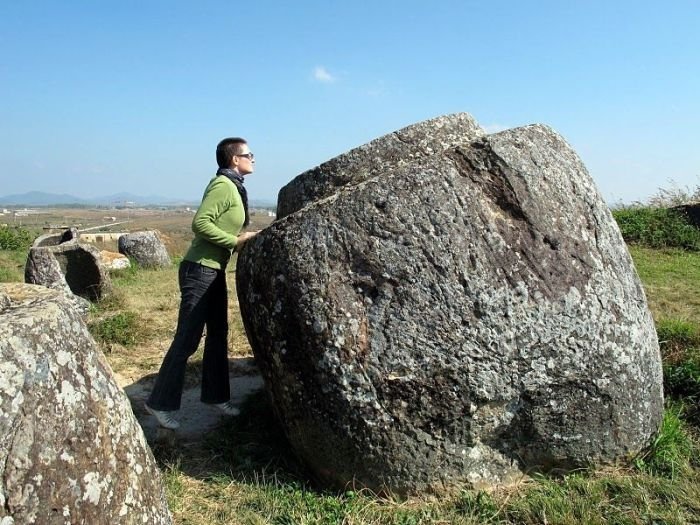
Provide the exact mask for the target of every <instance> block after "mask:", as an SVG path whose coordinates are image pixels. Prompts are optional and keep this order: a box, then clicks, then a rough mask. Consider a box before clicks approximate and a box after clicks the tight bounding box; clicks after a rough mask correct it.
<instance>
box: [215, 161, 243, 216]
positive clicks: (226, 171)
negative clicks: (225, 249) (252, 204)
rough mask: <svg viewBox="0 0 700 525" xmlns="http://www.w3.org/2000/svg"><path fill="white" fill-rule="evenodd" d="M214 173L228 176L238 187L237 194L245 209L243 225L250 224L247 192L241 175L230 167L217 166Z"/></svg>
mask: <svg viewBox="0 0 700 525" xmlns="http://www.w3.org/2000/svg"><path fill="white" fill-rule="evenodd" d="M216 174H217V175H223V176H224V177H228V178H229V179H230V180H231V182H233V183H234V184H235V185H236V188H237V189H238V194H239V195H240V196H241V200H242V201H243V211H245V220H244V221H243V227H244V228H245V227H246V226H248V225H249V224H250V215H248V192H247V191H246V189H245V186H243V182H244V181H243V175H241V174H240V173H238V172H237V171H236V170H233V169H231V168H219V169H218V170H217V172H216Z"/></svg>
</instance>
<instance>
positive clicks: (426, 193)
mask: <svg viewBox="0 0 700 525" xmlns="http://www.w3.org/2000/svg"><path fill="white" fill-rule="evenodd" d="M464 118H465V117H464V116H448V117H441V118H440V119H436V120H434V121H427V122H422V123H419V124H416V125H414V126H411V127H409V128H407V129H406V130H402V131H401V132H397V134H398V135H400V136H404V137H412V138H411V140H413V141H415V142H416V143H417V144H418V143H420V142H421V140H423V141H425V140H427V139H422V138H421V135H425V137H429V139H430V140H431V141H432V142H433V143H437V144H442V149H436V148H433V150H432V151H424V153H423V155H422V156H416V157H414V158H408V157H407V158H404V159H397V158H390V157H391V156H388V157H387V156H386V155H384V156H383V155H382V152H381V149H380V148H379V149H378V148H377V147H376V146H377V144H381V142H382V141H384V142H386V141H387V140H389V139H387V138H386V137H383V138H380V139H377V141H376V144H374V145H372V146H363V147H362V148H358V150H356V151H354V153H353V152H350V153H348V154H345V157H346V158H355V159H356V161H355V162H354V163H351V164H350V165H348V166H345V162H344V161H343V159H342V158H340V160H338V161H336V160H335V159H334V160H333V161H329V162H328V163H326V164H324V165H322V166H328V167H330V168H329V169H331V170H334V169H336V168H337V169H340V170H341V171H342V172H343V173H346V176H339V175H334V176H333V177H330V179H332V181H333V183H332V184H329V183H328V181H329V177H327V176H325V175H324V173H319V172H318V170H312V171H310V172H307V173H305V174H302V175H300V177H299V178H301V179H302V180H301V181H300V180H298V179H297V180H295V181H293V182H292V183H290V185H293V186H295V187H297V188H306V190H305V191H304V192H302V193H299V192H288V191H287V190H285V189H283V190H281V191H280V199H281V200H282V198H284V196H285V195H294V196H296V197H298V196H299V195H302V194H303V195H316V196H318V198H317V199H316V200H311V201H309V202H305V203H304V207H302V208H301V209H298V211H295V212H293V213H290V214H289V215H287V216H285V217H284V218H283V219H281V220H278V221H277V222H275V223H273V224H272V225H271V226H270V227H269V228H267V229H265V230H264V231H263V232H262V233H261V234H260V235H258V236H257V237H256V238H255V239H253V240H252V241H251V242H249V243H247V244H246V246H245V247H244V248H243V250H242V251H241V253H240V254H239V257H238V263H237V288H238V296H239V302H240V306H241V312H242V316H243V320H244V323H245V327H246V330H247V333H248V336H249V339H250V343H251V345H252V348H253V351H254V352H255V356H256V359H257V361H258V363H259V366H260V368H261V370H262V373H263V376H264V378H265V381H266V385H267V388H268V391H269V393H270V394H271V398H272V401H273V404H274V407H275V409H276V412H277V414H278V416H279V419H280V420H281V422H282V425H283V427H284V428H285V431H286V433H287V436H288V438H289V440H290V442H291V444H292V446H293V447H294V449H295V450H296V452H297V453H298V455H299V456H300V457H301V458H303V460H304V461H306V463H307V464H308V465H309V466H310V467H311V468H312V470H313V471H314V472H315V473H316V474H317V475H318V476H319V477H320V478H321V479H323V480H325V481H326V483H328V484H331V485H334V486H340V487H342V486H344V485H346V484H348V483H356V484H358V485H365V486H369V487H371V488H373V489H379V490H381V489H382V488H388V489H391V490H393V491H396V492H413V491H423V490H427V489H431V488H432V489H440V488H441V487H445V486H449V485H451V484H454V483H463V482H466V483H471V484H473V485H482V484H487V485H488V484H499V483H507V482H508V481H510V480H512V479H513V478H514V477H519V476H520V475H521V474H522V473H523V472H531V471H538V470H550V469H571V468H575V467H578V466H582V465H589V464H597V463H608V462H614V461H617V460H624V459H628V458H630V457H631V456H633V455H634V454H636V453H638V452H639V451H640V450H642V449H643V448H644V447H645V446H647V444H648V443H649V442H650V440H651V439H652V437H653V436H654V435H655V432H656V431H657V428H658V425H659V423H660V419H661V416H662V404H663V400H662V386H661V366H660V354H659V348H658V342H657V339H656V333H655V330H654V325H653V322H652V318H651V315H650V313H649V310H648V307H647V304H646V299H645V295H644V291H643V289H642V287H641V285H640V281H639V278H638V277H637V274H636V272H635V270H634V267H633V264H632V260H631V258H630V256H629V253H628V251H627V249H626V247H625V245H624V242H623V240H622V238H621V236H620V233H619V230H618V228H617V225H616V224H615V222H614V220H613V218H612V216H611V214H610V212H609V210H608V208H607V206H606V205H605V203H604V202H603V200H602V198H601V197H600V195H599V193H598V191H597V190H596V188H595V186H594V183H593V182H592V180H591V178H590V176H589V175H588V173H587V171H586V169H585V167H584V166H583V164H582V163H581V161H580V159H579V158H578V156H577V155H576V154H575V152H574V151H573V150H572V149H571V147H570V146H569V145H568V144H567V143H566V142H565V141H564V140H563V139H562V138H561V137H560V136H559V135H558V134H557V133H555V132H554V131H553V130H551V129H550V128H548V127H546V126H542V125H533V126H527V127H523V128H517V129H512V130H508V131H503V132H500V133H496V134H491V135H486V134H485V133H483V131H481V130H480V129H479V128H478V126H477V127H476V128H475V129H473V130H472V132H470V133H464V134H462V135H461V136H459V137H456V138H455V136H453V134H452V131H454V126H453V124H455V125H457V124H459V123H460V122H463V119H464ZM442 137H447V138H449V140H447V139H446V140H440V139H441V138H442ZM391 140H392V141H393V139H391ZM361 151H366V152H367V154H368V155H370V156H372V157H374V160H376V162H372V160H373V159H372V158H368V159H364V160H362V161H361V160H359V159H358V157H357V156H358V155H359V154H360V152H361ZM405 151H415V149H414V148H411V147H407V148H405ZM341 157H342V156H341ZM387 158H388V160H387ZM357 163H361V164H362V166H365V165H367V166H373V168H372V169H373V172H372V176H371V177H367V176H366V171H362V170H360V171H359V172H358V173H357V174H353V173H352V168H353V166H354V165H356V164H357ZM317 182H318V184H317ZM278 208H280V209H287V210H292V209H294V208H295V204H294V203H289V202H280V203H279V205H278Z"/></svg>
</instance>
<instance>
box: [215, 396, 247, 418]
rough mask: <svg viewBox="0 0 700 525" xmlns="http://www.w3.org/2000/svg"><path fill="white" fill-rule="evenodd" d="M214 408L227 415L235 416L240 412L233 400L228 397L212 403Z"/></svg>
mask: <svg viewBox="0 0 700 525" xmlns="http://www.w3.org/2000/svg"><path fill="white" fill-rule="evenodd" d="M214 406H215V407H216V408H218V409H219V410H221V411H222V412H223V413H224V414H226V415H227V416H237V415H239V414H240V413H241V411H240V410H238V408H236V406H235V405H234V404H233V401H231V400H230V399H229V400H228V401H225V402H224V403H216V404H215V405H214Z"/></svg>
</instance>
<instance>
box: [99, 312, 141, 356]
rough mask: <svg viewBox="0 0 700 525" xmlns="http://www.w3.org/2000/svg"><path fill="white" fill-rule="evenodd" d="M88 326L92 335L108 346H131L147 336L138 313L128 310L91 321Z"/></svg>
mask: <svg viewBox="0 0 700 525" xmlns="http://www.w3.org/2000/svg"><path fill="white" fill-rule="evenodd" d="M88 328H89V330H90V333H91V334H92V336H93V337H94V338H95V339H96V340H97V341H100V342H102V343H104V344H105V345H106V346H107V347H108V348H111V346H112V345H115V344H118V345H122V346H126V347H131V346H134V345H136V344H137V343H139V342H141V341H143V340H144V339H145V338H146V336H147V332H146V331H145V330H144V327H143V325H142V324H141V322H140V320H139V317H138V315H137V314H136V313H135V312H128V311H127V312H120V313H118V314H114V315H110V316H107V317H104V318H102V319H99V320H96V321H92V322H90V323H89V324H88Z"/></svg>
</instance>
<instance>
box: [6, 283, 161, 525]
mask: <svg viewBox="0 0 700 525" xmlns="http://www.w3.org/2000/svg"><path fill="white" fill-rule="evenodd" d="M0 522H2V523H3V524H4V523H5V522H7V523H16V524H19V523H23V524H24V523H27V524H28V523H65V524H78V523H80V524H98V523H120V524H122V523H123V524H137V523H138V524H142V523H149V524H150V523H163V524H167V523H171V518H170V514H169V512H168V508H167V504H166V500H165V494H164V491H163V486H162V483H161V479H160V473H159V471H158V468H157V465H156V463H155V460H154V458H153V456H152V454H151V452H150V449H149V448H148V445H147V443H146V441H145V439H144V436H143V432H142V431H141V427H139V425H138V423H137V422H136V419H135V418H134V415H133V413H132V411H131V407H130V405H129V402H128V400H127V398H126V396H125V395H124V393H123V392H122V390H121V389H120V388H119V387H118V386H117V383H116V382H115V380H114V378H113V376H112V372H111V370H110V368H109V365H108V364H107V362H106V361H105V359H104V357H103V356H102V354H101V353H100V352H99V351H98V350H97V349H96V347H95V343H94V342H93V340H92V338H91V337H90V335H89V333H88V331H87V328H86V327H85V324H84V323H83V322H82V320H81V319H80V317H79V316H78V314H77V313H76V312H75V310H74V309H73V308H72V307H70V306H69V305H68V304H66V302H65V301H64V297H63V295H62V294H60V293H59V292H56V291H54V290H49V289H47V288H44V287H41V286H35V285H28V284H0Z"/></svg>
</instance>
